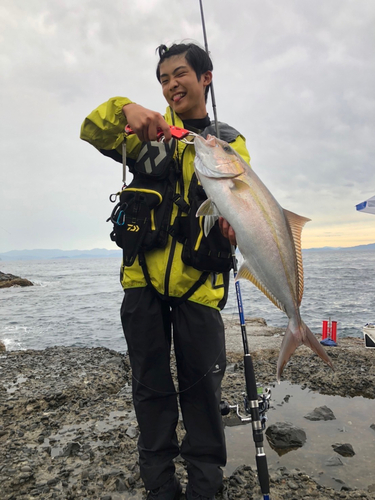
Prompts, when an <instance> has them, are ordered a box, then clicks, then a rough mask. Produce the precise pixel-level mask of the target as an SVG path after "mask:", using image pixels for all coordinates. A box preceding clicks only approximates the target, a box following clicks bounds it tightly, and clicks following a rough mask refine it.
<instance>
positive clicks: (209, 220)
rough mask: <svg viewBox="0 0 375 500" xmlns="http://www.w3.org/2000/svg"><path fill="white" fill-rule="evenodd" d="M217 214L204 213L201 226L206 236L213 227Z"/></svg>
mask: <svg viewBox="0 0 375 500" xmlns="http://www.w3.org/2000/svg"><path fill="white" fill-rule="evenodd" d="M218 218H219V217H218V216H217V215H206V216H205V218H204V226H203V231H204V235H205V236H208V235H209V233H210V231H211V229H212V228H213V227H214V225H215V222H216V221H217V220H218Z"/></svg>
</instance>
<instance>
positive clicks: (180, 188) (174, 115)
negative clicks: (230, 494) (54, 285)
mask: <svg viewBox="0 0 375 500" xmlns="http://www.w3.org/2000/svg"><path fill="white" fill-rule="evenodd" d="M159 57H160V60H159V63H158V65H157V72H156V73H157V78H158V80H159V82H160V83H161V87H162V91H163V95H164V97H165V99H166V101H167V102H168V105H169V107H168V108H167V111H166V114H165V115H164V116H162V115H161V114H160V113H157V112H155V111H152V110H149V109H146V108H144V107H142V106H141V105H139V104H136V103H134V102H132V101H131V100H130V99H127V98H121V97H116V98H113V99H110V100H109V101H108V102H106V103H104V104H102V105H101V106H99V107H98V108H97V109H96V110H94V111H93V112H92V113H91V114H90V115H89V116H88V117H87V118H86V120H85V121H84V123H83V125H82V130H81V138H82V139H83V140H86V141H88V142H89V143H91V144H92V145H94V146H95V147H96V148H97V149H98V150H99V151H101V152H102V153H103V154H105V155H107V156H111V157H112V158H114V159H117V160H118V161H122V160H121V151H122V144H123V141H124V127H125V126H126V125H127V124H128V125H129V126H130V127H131V129H132V130H133V131H134V133H135V134H134V135H130V136H129V137H128V138H127V139H126V155H127V156H126V157H127V164H128V166H129V168H130V170H131V171H132V172H133V173H134V181H133V182H132V184H131V185H130V186H128V187H127V188H126V189H125V190H124V192H123V193H124V195H126V196H128V195H129V197H128V198H126V199H127V202H126V203H124V204H123V205H122V206H123V207H124V210H123V212H126V210H128V212H129V210H130V209H129V206H130V204H131V203H134V206H136V207H137V208H139V207H140V206H141V204H142V203H143V202H144V200H145V199H146V205H147V199H148V198H147V197H148V196H149V194H150V192H152V193H155V192H156V194H157V195H158V196H159V198H160V199H163V200H168V199H169V198H168V196H167V195H166V194H163V195H161V194H160V192H161V191H160V190H159V191H160V192H159V191H157V188H156V187H155V188H153V187H152V186H153V184H152V182H156V181H155V180H152V179H151V176H150V178H148V177H147V175H146V173H145V172H146V171H145V169H144V165H145V163H144V161H145V156H146V157H147V161H151V159H149V158H148V156H147V155H151V156H152V153H150V151H151V150H152V148H148V146H147V144H146V145H145V144H144V143H148V141H155V140H156V139H157V134H158V132H159V131H160V130H161V131H162V132H163V134H164V137H165V141H166V143H169V144H170V145H171V144H172V143H173V144H172V145H171V146H170V147H168V146H167V147H166V148H167V153H168V151H169V154H171V155H172V156H173V159H172V160H171V162H170V166H169V167H168V169H167V171H166V172H167V173H166V174H165V173H163V174H162V176H161V177H160V179H161V180H160V179H159V181H158V182H159V184H157V185H158V186H160V185H165V186H167V185H168V186H170V187H171V189H172V191H173V192H172V195H173V196H172V198H171V199H173V203H171V204H170V205H171V208H170V213H169V215H168V217H169V226H168V232H167V233H166V239H165V240H164V242H163V243H162V244H161V243H160V240H158V243H157V244H155V247H154V248H153V247H152V245H151V248H149V247H147V246H145V243H144V241H143V240H142V241H141V242H139V241H138V242H137V243H135V240H130V239H126V238H127V236H126V235H125V236H124V238H125V239H124V240H123V242H122V243H121V245H122V246H123V247H124V252H125V253H126V252H128V251H130V254H131V253H132V248H133V247H134V249H135V248H137V249H138V248H141V249H142V248H144V249H145V250H144V251H141V250H139V251H138V250H137V256H136V257H135V256H134V255H131V256H130V257H129V255H127V256H126V259H127V258H128V257H129V259H130V260H129V262H130V265H123V266H122V280H121V281H122V285H123V287H124V290H125V295H124V300H123V304H122V308H121V320H122V325H123V329H124V334H125V338H126V342H127V346H128V353H129V359H130V362H131V366H132V374H133V401H134V406H135V411H136V415H137V420H138V424H139V429H140V437H139V441H138V450H139V464H140V471H141V477H142V479H143V481H144V484H145V487H146V489H147V490H148V491H149V493H148V496H147V498H148V499H149V500H152V499H153V500H156V499H158V500H175V499H178V498H179V497H180V494H181V491H182V488H181V485H180V483H179V481H178V478H177V477H176V476H175V466H174V463H173V460H174V459H175V458H176V457H177V456H178V455H179V454H181V456H182V458H184V459H185V461H186V463H187V471H188V485H187V489H186V498H187V499H188V500H199V499H201V500H211V499H214V498H215V493H216V491H217V490H218V489H219V488H220V487H221V485H222V470H221V467H223V466H224V465H225V463H226V448H225V438H224V431H223V424H222V420H221V414H220V410H219V403H220V399H221V393H220V391H221V381H222V378H223V375H224V371H225V363H226V360H225V339H224V327H223V323H222V319H221V316H220V309H222V308H223V307H224V305H225V302H226V298H227V292H228V279H229V276H228V272H218V271H217V269H216V267H215V266H214V265H213V266H212V268H211V266H208V269H205V268H204V270H203V272H202V269H201V268H200V267H201V266H200V264H199V262H198V263H197V264H196V263H195V262H194V263H193V264H191V263H190V262H192V261H190V260H189V258H190V256H191V254H193V253H194V251H195V250H196V247H197V245H198V246H199V244H198V242H201V241H202V236H201V235H200V236H199V238H198V239H197V243H196V245H195V247H194V245H193V247H194V249H193V248H192V247H189V244H188V243H187V242H188V241H189V237H188V236H187V233H184V234H183V235H182V236H181V232H179V231H181V227H185V226H186V222H187V221H188V220H190V222H189V224H190V226H193V225H194V224H195V222H194V221H197V219H196V218H195V213H194V214H193V215H194V217H193V218H191V217H190V219H189V217H188V214H189V207H190V206H191V207H193V203H194V202H195V198H196V196H197V193H198V192H199V187H200V186H198V183H197V182H196V178H195V174H194V166H193V161H194V156H195V151H194V146H193V145H186V144H184V143H182V142H180V141H177V142H176V141H173V140H172V141H171V131H170V125H172V124H174V125H176V126H177V127H183V128H188V129H189V130H193V131H195V132H197V133H201V134H202V135H203V136H206V135H207V133H211V134H213V133H214V127H213V126H212V124H211V122H210V119H209V117H208V115H207V109H206V101H207V93H208V89H209V86H210V84H211V81H212V69H213V67H212V62H211V60H210V58H209V56H208V54H207V53H206V52H205V51H204V50H203V49H201V48H200V47H199V46H197V45H195V44H175V45H172V46H171V47H170V48H167V47H166V46H164V45H162V46H160V47H159ZM220 135H221V138H223V139H224V140H227V142H230V143H231V145H232V147H233V148H234V149H236V151H238V152H239V153H240V154H241V156H242V157H243V158H244V159H245V160H246V161H249V160H250V158H249V154H248V152H247V149H246V145H245V140H244V138H243V137H242V136H241V135H240V134H239V133H238V132H237V131H235V130H234V129H233V128H231V127H229V126H228V125H225V124H220ZM169 141H170V142H169ZM147 148H148V149H147ZM156 149H158V148H156ZM147 151H148V153H147ZM154 160H155V158H153V161H154ZM142 162H143V163H142ZM154 163H156V162H154ZM149 165H150V163H149ZM142 169H143V170H142ZM146 170H147V169H146ZM163 176H164V177H163ZM150 179H151V180H150ZM142 182H143V183H146V184H144V185H143V184H142ZM150 186H151V187H150ZM155 186H156V184H155ZM165 192H168V191H165ZM140 193H141V194H140ZM158 193H159V194H158ZM163 193H164V191H163ZM137 196H138V198H137ZM158 196H156V198H158ZM129 200H130V201H129ZM134 200H138V201H136V202H135V201H134ZM137 203H138V204H137ZM163 203H164V202H163ZM163 203H161V202H160V206H163ZM165 203H167V201H165ZM147 208H148V209H149V213H150V214H151V215H150V223H149V227H151V226H152V225H153V222H154V219H153V217H155V218H156V219H157V214H158V212H157V210H159V205H158V206H157V207H155V206H154V205H152V206H151V205H150V206H148V207H146V209H147ZM160 210H161V209H160ZM146 211H147V210H146ZM163 213H164V212H163ZM190 213H192V210H190ZM193 219H194V220H193ZM177 222H178V223H179V224H177ZM196 224H198V222H197V223H196ZM156 225H157V224H156ZM164 225H165V224H164ZM190 226H189V227H190ZM198 229H199V226H198ZM221 229H222V232H223V234H225V236H226V237H230V239H231V241H232V242H234V241H235V240H234V234H233V231H232V229H231V227H230V226H229V225H228V223H227V222H226V221H223V220H221ZM117 230H118V231H120V230H121V227H120V226H119V225H118V227H117ZM217 231H218V232H219V230H218V229H217ZM138 232H139V233H141V232H142V231H138ZM189 234H190V233H189ZM210 235H211V233H210ZM210 235H209V237H208V240H209V239H210V238H211V236H210ZM135 237H136V236H135ZM202 244H203V243H202ZM142 245H143V247H142ZM226 245H228V242H227V240H226ZM226 249H227V250H228V248H227V247H226ZM218 250H220V249H218ZM221 250H222V249H221ZM134 252H135V250H134ZM125 253H124V255H125ZM218 253H219V254H220V255H221V254H224V253H225V252H224V251H220V252H218ZM187 255H188V256H187ZM198 261H199V259H198ZM126 262H128V261H127V260H126ZM186 262H188V263H186ZM205 265H206V264H205ZM194 266H195V267H194ZM172 335H173V345H174V351H175V356H176V364H177V372H178V392H176V389H175V387H174V384H173V381H172V377H171V371H170V351H171V343H172ZM178 397H179V402H180V406H181V411H182V416H183V422H184V427H185V430H186V435H185V437H184V439H183V441H182V443H181V445H179V443H178V441H177V437H176V425H177V423H178V402H177V398H178Z"/></svg>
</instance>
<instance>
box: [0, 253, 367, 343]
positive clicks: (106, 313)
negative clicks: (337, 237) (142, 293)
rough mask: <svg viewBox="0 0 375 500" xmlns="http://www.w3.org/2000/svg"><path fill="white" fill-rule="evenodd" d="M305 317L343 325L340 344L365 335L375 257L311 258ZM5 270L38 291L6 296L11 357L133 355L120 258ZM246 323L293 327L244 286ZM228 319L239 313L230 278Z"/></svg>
mask: <svg viewBox="0 0 375 500" xmlns="http://www.w3.org/2000/svg"><path fill="white" fill-rule="evenodd" d="M303 258H304V273H305V291H304V297H303V301H302V306H301V314H302V317H303V319H304V321H305V323H306V324H307V325H308V326H309V327H310V329H311V330H312V331H313V332H314V333H320V332H321V328H322V321H323V320H328V319H329V318H331V319H332V320H335V321H337V333H338V341H339V339H340V337H347V336H355V337H361V336H362V327H363V325H364V324H365V323H368V322H373V321H374V320H375V279H374V269H375V252H360V251H327V252H304V255H303ZM0 270H1V271H2V272H4V273H11V274H14V275H17V276H21V277H22V278H27V279H29V280H30V281H32V282H33V283H34V284H35V286H32V287H25V288H22V287H12V288H5V289H0V340H2V341H3V342H4V343H5V345H6V348H7V350H19V349H44V348H46V347H50V346H54V345H66V346H78V347H83V346H85V347H97V346H104V347H108V348H110V349H114V350H117V351H120V352H126V343H125V340H124V336H123V333H122V328H121V321H120V312H119V310H120V305H121V301H122V297H123V291H122V289H121V285H120V281H119V271H120V262H119V260H118V259H117V258H107V259H105V258H103V259H56V260H40V261H35V260H30V261H7V262H0ZM240 283H241V293H242V299H243V307H244V312H245V315H246V316H257V317H262V318H264V319H265V320H266V321H267V324H268V325H270V326H280V327H286V325H287V317H286V316H285V314H284V313H283V312H281V311H279V310H278V309H277V308H276V307H275V306H274V305H273V304H272V303H271V302H270V301H269V300H268V299H267V298H266V297H265V296H264V295H263V294H262V293H261V292H260V291H259V290H258V289H257V288H256V287H254V285H252V284H251V283H249V282H246V281H244V280H241V282H240ZM223 312H224V313H230V314H233V313H237V302H236V295H235V290H234V283H233V280H232V279H231V284H230V290H229V297H228V302H227V305H226V307H225V309H224V311H223Z"/></svg>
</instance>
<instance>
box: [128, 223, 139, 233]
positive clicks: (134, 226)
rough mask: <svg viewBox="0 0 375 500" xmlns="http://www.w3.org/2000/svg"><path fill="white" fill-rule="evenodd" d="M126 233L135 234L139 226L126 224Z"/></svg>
mask: <svg viewBox="0 0 375 500" xmlns="http://www.w3.org/2000/svg"><path fill="white" fill-rule="evenodd" d="M127 231H131V232H133V233H137V232H138V231H139V226H138V225H137V224H128V228H127Z"/></svg>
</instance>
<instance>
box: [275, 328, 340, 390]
mask: <svg viewBox="0 0 375 500" xmlns="http://www.w3.org/2000/svg"><path fill="white" fill-rule="evenodd" d="M301 344H304V345H306V346H307V347H310V349H311V350H312V351H314V352H315V353H316V354H317V355H318V356H319V357H321V358H322V360H323V361H324V362H325V363H327V365H328V366H330V367H331V368H332V370H334V368H333V364H332V361H331V358H330V357H329V356H328V354H327V352H326V351H325V350H324V348H323V347H322V345H321V344H320V342H319V341H318V339H317V338H316V337H315V335H314V334H313V333H312V331H311V330H310V328H309V327H308V326H306V325H305V323H304V322H303V321H301V323H300V326H299V328H298V329H297V331H292V328H291V322H290V321H289V324H288V327H287V329H286V332H285V336H284V339H283V342H282V344H281V349H280V354H279V359H278V360H277V381H278V382H280V377H281V374H282V372H283V370H284V367H285V365H286V364H287V362H288V361H289V359H290V357H291V355H292V354H293V353H294V351H295V350H296V349H297V347H299V346H300V345H301Z"/></svg>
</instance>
